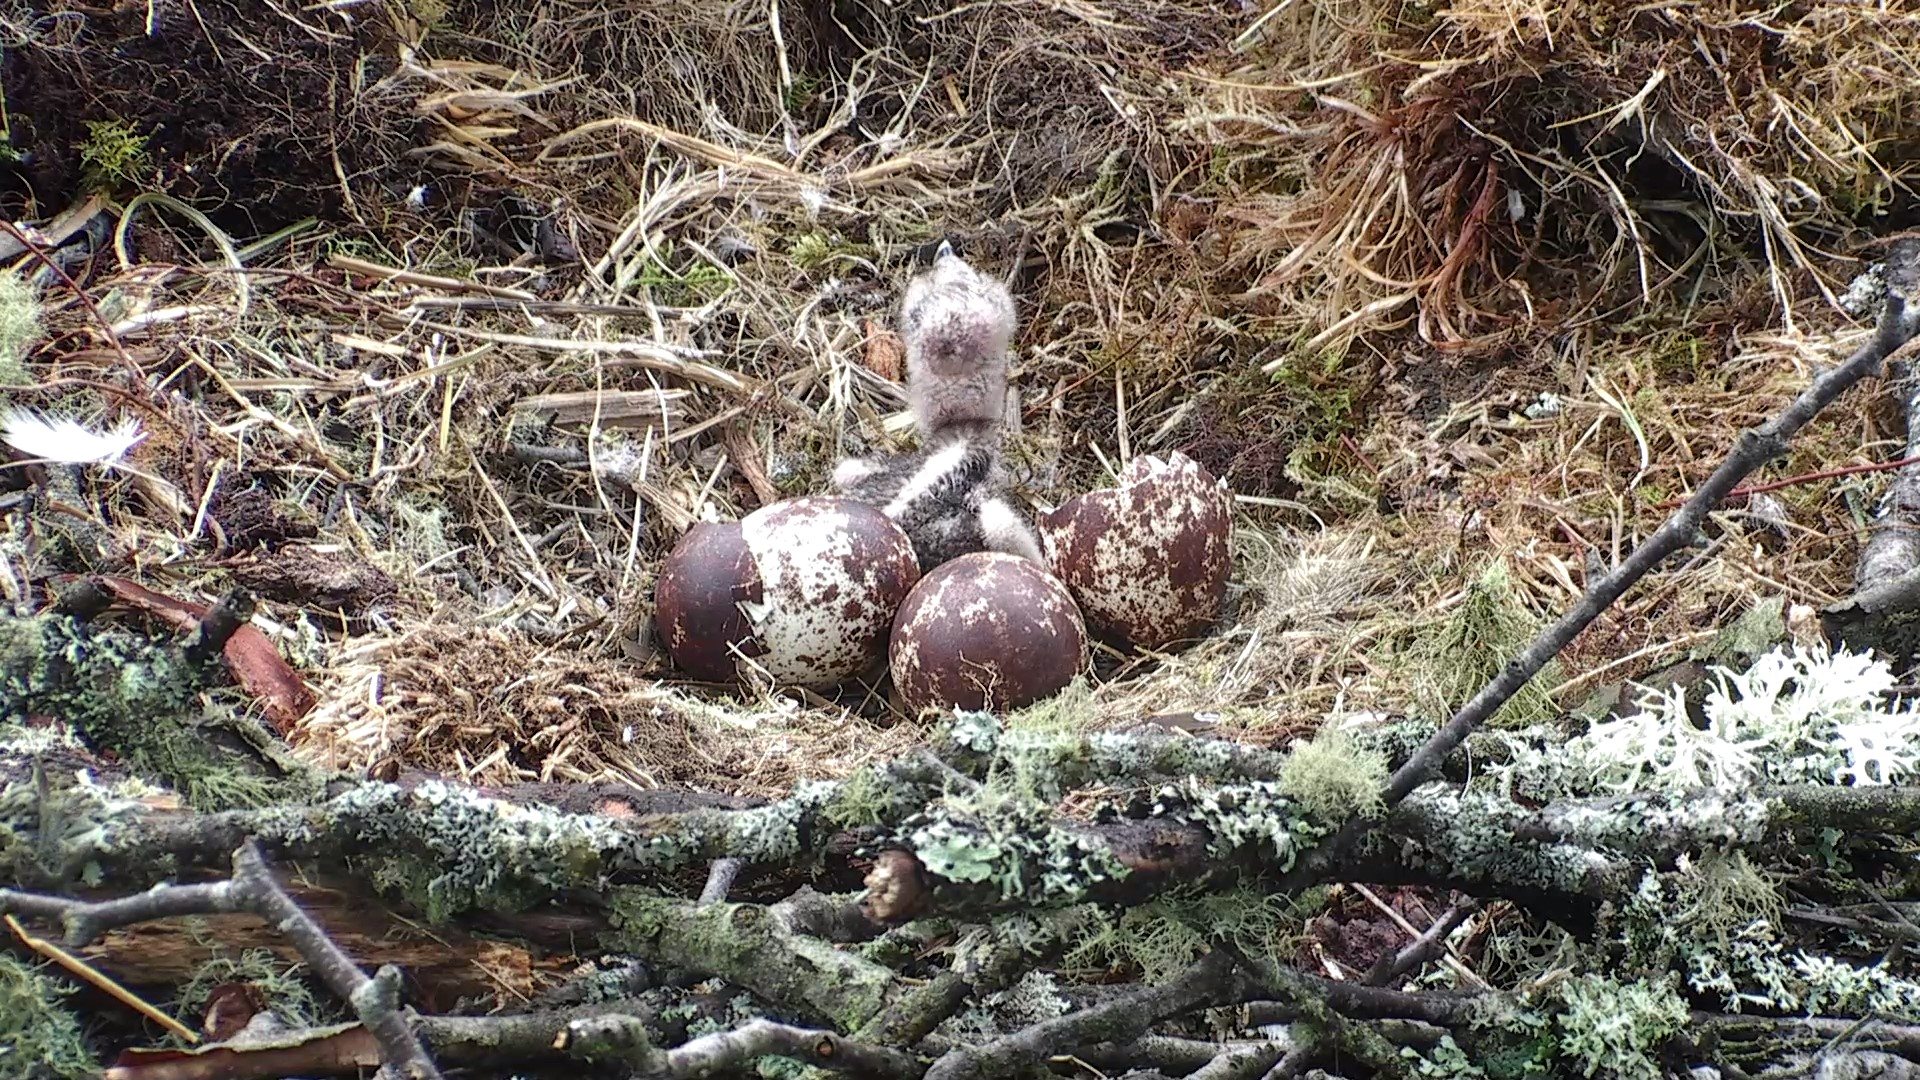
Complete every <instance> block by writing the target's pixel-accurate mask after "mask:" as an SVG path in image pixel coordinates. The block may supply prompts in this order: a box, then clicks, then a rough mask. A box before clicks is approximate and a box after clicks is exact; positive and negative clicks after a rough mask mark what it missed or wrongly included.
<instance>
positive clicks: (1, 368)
mask: <svg viewBox="0 0 1920 1080" xmlns="http://www.w3.org/2000/svg"><path fill="white" fill-rule="evenodd" d="M41 334H42V329H41V324H40V301H39V298H38V297H37V296H36V295H35V293H34V288H33V286H32V285H31V284H29V283H28V282H27V280H26V279H25V278H23V277H21V276H20V275H19V274H16V273H14V272H13V271H11V270H0V386H24V385H27V384H29V383H31V382H32V381H33V379H32V378H31V377H30V376H29V375H28V374H27V369H26V366H25V361H26V358H27V350H28V349H30V348H32V347H33V346H34V344H35V343H36V342H38V341H39V340H40V336H41Z"/></svg>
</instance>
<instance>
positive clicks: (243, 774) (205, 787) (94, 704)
mask: <svg viewBox="0 0 1920 1080" xmlns="http://www.w3.org/2000/svg"><path fill="white" fill-rule="evenodd" d="M225 679H226V674H225V672H224V670H223V669H222V668H221V667H220V665H217V664H204V665H200V664H193V663H190V662H188V661H187V660H185V659H184V657H183V655H182V654H181V652H180V651H179V650H178V649H177V648H175V647H174V646H173V645H172V643H156V642H154V641H151V640H148V639H146V638H145V637H142V636H140V635H137V634H132V633H126V632H122V631H118V630H113V629H96V628H94V627H91V626H88V625H86V624H83V623H81V622H78V621H76V620H73V619H70V618H67V617H65V616H61V615H41V616H36V617H34V618H30V619H14V620H7V621H4V622H0V702H7V703H9V704H10V705H15V707H17V708H18V709H20V710H22V711H23V712H26V711H31V712H38V713H44V714H47V715H52V716H58V717H61V718H62V719H64V720H66V721H67V722H68V723H70V724H72V725H73V727H74V729H75V730H76V731H77V732H79V733H80V735H81V736H82V737H84V738H85V739H86V740H87V741H88V742H89V743H90V744H92V745H95V746H99V747H104V748H106V749H109V750H111V751H113V752H114V753H116V754H118V755H119V756H121V757H122V758H124V759H126V761H127V762H128V763H129V764H131V765H132V766H133V767H134V768H135V769H137V770H138V771H140V773H141V774H142V775H145V776H150V777H153V778H155V779H157V780H159V781H160V782H162V783H164V784H165V785H166V786H168V787H169V788H172V789H173V790H175V791H178V792H180V793H181V794H182V795H183V796H185V797H186V799H187V801H188V802H189V803H190V804H192V805H193V807H194V808H195V809H199V810H219V809H227V808H231V807H236V806H263V805H267V804H269V803H273V802H285V801H299V800H301V799H304V798H310V797H311V796H312V795H313V794H315V793H317V790H318V787H319V784H320V782H321V780H320V778H319V777H318V775H317V774H314V773H313V772H311V771H310V770H307V769H305V768H304V767H303V766H301V765H299V764H298V763H297V762H295V761H294V760H293V758H292V757H291V755H289V754H287V753H285V748H284V746H282V745H280V744H279V743H278V742H277V741H276V740H273V739H272V738H271V737H270V736H267V735H266V734H265V733H264V732H263V731H261V730H260V729H259V726H258V725H257V724H251V723H249V722H247V721H245V720H244V719H243V718H240V717H237V716H234V715H233V714H232V712H231V711H227V710H221V709H218V708H217V707H216V708H215V709H212V710H209V709H208V707H207V706H206V705H205V704H204V703H203V698H202V695H203V694H204V693H206V692H207V691H208V690H209V689H210V688H212V687H214V686H216V685H218V684H219V683H221V682H224V681H225ZM130 717H139V718H141V719H140V722H129V719H128V718H130ZM6 718H7V716H6V714H4V713H0V719H6ZM236 740H237V741H239V742H241V743H245V744H250V745H249V746H248V749H249V750H251V751H253V753H248V752H247V751H245V750H241V749H239V748H237V747H235V746H233V745H231V744H232V743H234V742H235V741H236ZM263 760H266V761H271V762H272V765H271V766H268V765H263V764H262V762H263ZM269 771H271V772H272V773H274V774H275V775H269Z"/></svg>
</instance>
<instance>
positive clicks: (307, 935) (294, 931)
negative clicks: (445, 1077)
mask: <svg viewBox="0 0 1920 1080" xmlns="http://www.w3.org/2000/svg"><path fill="white" fill-rule="evenodd" d="M0 911H18V912H21V913H23V914H27V915H32V916H36V917H40V918H53V919H58V920H59V921H60V922H61V924H62V926H63V927H64V928H65V930H66V934H67V940H68V941H69V942H70V943H71V944H73V945H75V946H79V945H84V944H86V943H87V942H89V941H92V940H93V939H94V938H97V937H99V936H100V935H101V934H104V933H106V932H107V931H108V930H111V929H114V928H115V927H120V926H127V925H131V924H133V923H140V922H148V921H151V920H154V919H164V918H169V917H173V916H178V915H191V914H222V913H228V912H235V911H247V912H252V913H253V914H255V915H258V916H260V917H261V918H263V919H265V920H267V922H269V923H271V924H272V925H273V926H274V927H275V928H276V929H278V930H279V931H280V932H281V933H282V934H285V935H286V936H287V938H288V940H289V941H291V942H292V944H293V947H294V948H295V949H296V950H297V951H298V952H299V953H300V956H301V957H302V958H303V959H304V960H305V961H306V962H307V966H308V967H309V968H310V969H312V971H313V972H314V974H315V975H318V976H319V977H320V981H321V982H323V983H325V984H326V986H327V988H328V989H329V990H332V991H333V992H334V993H335V994H337V995H338V996H339V997H340V999H341V1000H342V1001H345V1002H347V1003H348V1004H349V1005H351V1006H352V1007H353V1010H354V1012H355V1013H356V1014H357V1015H358V1016H359V1017H360V1022H361V1023H362V1024H364V1025H365V1026H366V1028H367V1030H368V1031H369V1032H370V1033H371V1034H372V1035H373V1037H374V1040H375V1041H376V1042H377V1043H378V1044H379V1046H380V1057H381V1060H382V1061H383V1062H385V1067H386V1069H388V1070H391V1073H392V1075H395V1076H400V1077H406V1078H409V1080H438V1077H439V1076H440V1071H439V1069H437V1068H436V1067H435V1066H434V1064H433V1060H432V1059H431V1058H429V1057H428V1056H427V1051H426V1048H425V1047H424V1046H422V1045H421V1043H420V1039H419V1037H418V1036H416V1035H415V1034H414V1032H413V1029H412V1027H411V1026H410V1025H409V1024H408V1021H407V1017H406V1016H405V1015H404V1014H403V1013H402V1011H401V1008H400V1000H399V999H400V973H399V971H397V970H395V969H394V968H393V967H391V966H386V967H382V968H381V969H380V970H379V972H377V973H376V974H375V975H374V977H373V978H371V979H369V978H367V976H366V975H365V974H363V973H362V972H361V971H360V969H359V968H358V967H357V966H355V965H354V962H353V960H352V959H351V958H349V957H348V956H347V955H346V954H345V953H343V952H341V951H340V947H339V946H337V945H335V944H334V943H333V941H332V939H330V938H328V937H327V935H326V932H325V931H324V930H322V929H320V927H319V925H318V924H317V923H315V922H314V921H313V920H312V919H311V918H309V917H308V916H307V914H306V912H304V911H302V910H300V906H299V905H298V904H295V903H294V902H293V899H292V898H291V897H289V896H288V895H287V894H286V892H285V891H284V890H282V889H281V888H280V884H279V883H278V882H276V881H275V880H274V879H273V871H272V870H271V869H270V868H269V867H268V866H267V861H266V859H265V857H264V856H262V855H261V854H260V849H259V847H258V846H257V845H256V844H255V843H254V842H253V841H251V840H248V841H247V842H246V843H244V844H242V845H241V846H240V849H239V850H238V851H235V852H234V854H233V877H231V878H230V879H228V880H226V881H222V882H218V883H215V884H210V885H161V886H156V887H155V888H153V889H151V890H149V891H148V892H146V893H143V894H141V895H139V896H131V897H126V898H124V899H120V900H109V901H106V902H104V903H99V904H90V903H85V902H83V901H79V900H63V899H60V898H57V897H44V896H30V895H26V894H23V893H15V892H10V891H0Z"/></svg>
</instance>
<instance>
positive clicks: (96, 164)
mask: <svg viewBox="0 0 1920 1080" xmlns="http://www.w3.org/2000/svg"><path fill="white" fill-rule="evenodd" d="M80 168H81V175H82V178H83V182H84V183H85V184H86V185H87V187H88V188H89V189H92V190H96V191H112V190H113V189H115V188H118V187H122V186H125V185H129V184H134V183H136V182H138V181H139V179H140V174H141V173H143V172H145V171H146V169H147V139H146V136H144V135H141V134H140V133H139V132H137V131H135V130H134V129H133V126H132V125H131V124H128V123H127V122H126V121H124V120H89V121H87V141H86V142H84V143H81V144H80Z"/></svg>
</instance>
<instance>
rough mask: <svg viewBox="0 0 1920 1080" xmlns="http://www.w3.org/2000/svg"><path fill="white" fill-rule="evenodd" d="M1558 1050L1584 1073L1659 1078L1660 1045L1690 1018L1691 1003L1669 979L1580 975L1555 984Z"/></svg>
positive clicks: (1640, 1079) (1629, 1079) (1645, 1079)
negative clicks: (1618, 979) (1619, 979)
mask: <svg viewBox="0 0 1920 1080" xmlns="http://www.w3.org/2000/svg"><path fill="white" fill-rule="evenodd" d="M1553 994H1554V997H1556V998H1557V999H1558V1004H1559V1006H1560V1008H1559V1010H1558V1011H1557V1012H1556V1014H1555V1016H1554V1025H1553V1026H1554V1034H1555V1036H1556V1043H1557V1049H1558V1052H1559V1055H1560V1056H1561V1057H1563V1058H1566V1059H1569V1060H1570V1062H1571V1063H1572V1064H1574V1065H1575V1066H1577V1067H1578V1068H1579V1069H1580V1074H1581V1075H1582V1076H1595V1075H1598V1074H1601V1073H1602V1072H1604V1074H1605V1075H1607V1076H1609V1077H1620V1078H1621V1080H1660V1078H1661V1077H1662V1076H1664V1075H1665V1073H1664V1072H1663V1071H1662V1069H1661V1067H1660V1063H1659V1061H1658V1060H1657V1055H1658V1052H1659V1049H1660V1047H1661V1046H1662V1045H1663V1044H1665V1043H1666V1041H1667V1040H1668V1039H1669V1038H1671V1037H1672V1036H1673V1034H1674V1033H1675V1032H1677V1031H1679V1030H1680V1029H1681V1028H1682V1027H1683V1026H1684V1025H1685V1024H1686V1023H1687V1018H1688V1014H1687V1003H1686V1001H1684V1000H1683V999H1682V998H1681V997H1680V995H1679V994H1678V993H1675V992H1674V989H1673V987H1672V986H1671V985H1670V984H1668V983H1665V982H1648V981H1644V980H1638V981H1634V982H1630V983H1619V982H1615V981H1613V980H1612V979H1608V978H1606V977H1604V976H1600V975H1575V976H1573V977H1571V978H1569V979H1567V980H1565V981H1564V982H1562V983H1560V984H1559V985H1558V986H1556V987H1555V988H1554V991H1553Z"/></svg>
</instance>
